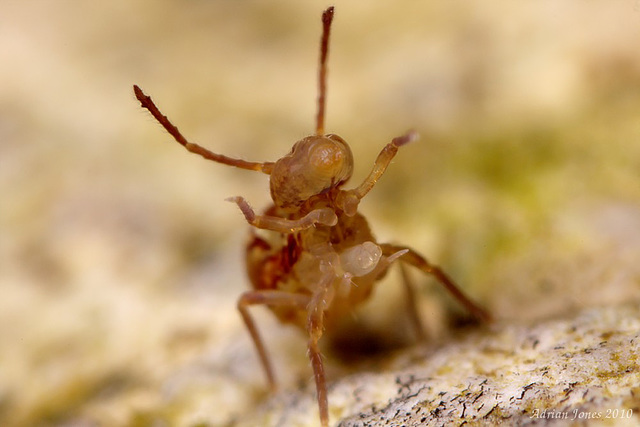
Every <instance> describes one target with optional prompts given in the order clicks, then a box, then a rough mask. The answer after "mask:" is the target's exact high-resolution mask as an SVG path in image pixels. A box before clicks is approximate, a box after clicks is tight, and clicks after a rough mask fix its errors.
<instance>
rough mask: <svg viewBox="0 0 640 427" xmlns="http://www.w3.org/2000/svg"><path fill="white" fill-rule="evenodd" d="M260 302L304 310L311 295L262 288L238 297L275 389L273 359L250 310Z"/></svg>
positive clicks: (243, 317)
mask: <svg viewBox="0 0 640 427" xmlns="http://www.w3.org/2000/svg"><path fill="white" fill-rule="evenodd" d="M258 304H260V305H269V306H277V305H280V306H289V307H294V308H299V309H302V310H304V309H305V308H306V306H307V304H309V297H308V296H305V295H299V294H292V293H289V292H283V291H272V290H262V291H247V292H245V293H243V294H242V295H241V296H240V298H239V299H238V310H239V311H240V315H241V316H242V320H244V324H245V325H246V327H247V329H248V330H249V334H250V335H251V339H252V340H253V343H254V344H255V346H256V350H257V351H258V356H259V357H260V362H261V363H262V367H263V368H264V372H265V374H266V376H267V381H268V382H269V387H271V389H272V390H275V388H276V378H275V375H274V373H273V367H272V365H271V361H270V360H269V355H268V354H267V350H266V348H265V346H264V342H263V341H262V337H261V336H260V333H259V332H258V328H256V324H255V322H254V321H253V318H252V317H251V315H250V314H249V310H248V309H249V306H251V305H258Z"/></svg>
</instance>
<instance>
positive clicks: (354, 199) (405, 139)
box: [336, 131, 418, 216]
mask: <svg viewBox="0 0 640 427" xmlns="http://www.w3.org/2000/svg"><path fill="white" fill-rule="evenodd" d="M416 139H418V133H417V132H415V131H411V132H408V133H406V134H404V135H402V136H398V137H396V138H393V140H392V141H391V142H390V143H388V144H387V145H385V147H384V148H383V149H382V151H380V154H378V157H377V158H376V161H375V163H374V165H373V169H372V170H371V172H370V173H369V176H367V178H366V179H365V180H364V181H363V182H362V184H360V185H359V186H358V187H356V188H354V189H352V190H342V191H340V193H338V196H337V198H336V204H337V205H338V207H339V208H340V209H341V210H343V211H344V212H345V213H346V214H347V215H349V216H353V215H355V213H356V211H357V209H358V203H360V200H361V199H362V198H363V197H364V196H366V195H367V193H369V191H371V189H372V188H373V186H374V185H376V182H378V180H379V179H380V177H382V175H383V174H384V173H385V171H386V170H387V167H388V166H389V164H390V163H391V160H392V159H393V158H394V157H395V155H396V154H397V153H398V148H400V147H402V146H403V145H405V144H408V143H410V142H412V141H415V140H416Z"/></svg>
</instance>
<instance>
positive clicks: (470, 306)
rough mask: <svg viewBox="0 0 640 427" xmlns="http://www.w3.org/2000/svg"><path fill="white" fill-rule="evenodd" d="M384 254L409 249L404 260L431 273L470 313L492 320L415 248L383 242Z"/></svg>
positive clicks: (487, 320) (479, 317)
mask: <svg viewBox="0 0 640 427" xmlns="http://www.w3.org/2000/svg"><path fill="white" fill-rule="evenodd" d="M380 247H381V248H382V253H383V254H387V253H389V254H391V253H395V252H397V251H399V250H403V249H408V252H407V253H406V254H405V255H404V256H403V257H402V261H403V262H406V263H407V264H410V265H412V266H414V267H416V268H417V269H419V270H421V271H423V272H424V273H427V274H431V275H432V276H434V277H435V278H436V280H438V282H440V284H441V285H442V286H444V287H445V289H446V290H447V291H448V292H449V293H450V294H451V295H453V297H454V298H455V299H457V300H458V301H459V302H460V304H462V305H463V306H464V307H465V309H467V311H469V313H471V314H472V315H473V316H475V317H476V318H478V319H479V320H482V321H483V322H491V320H492V318H491V315H490V314H489V313H488V312H487V311H485V310H484V309H482V308H480V307H479V306H478V305H476V304H475V303H474V302H473V301H471V300H470V299H469V298H468V297H467V296H466V295H465V294H464V293H463V292H462V291H461V290H460V288H458V286H456V284H455V283H454V282H453V280H451V279H450V278H449V276H447V275H446V274H445V272H444V271H442V270H441V269H440V268H439V267H437V266H435V265H432V264H430V263H429V262H428V261H427V260H426V259H425V258H424V257H422V256H421V255H420V254H419V253H417V252H416V251H414V250H413V249H410V248H406V247H404V246H396V245H391V244H388V243H385V244H381V245H380Z"/></svg>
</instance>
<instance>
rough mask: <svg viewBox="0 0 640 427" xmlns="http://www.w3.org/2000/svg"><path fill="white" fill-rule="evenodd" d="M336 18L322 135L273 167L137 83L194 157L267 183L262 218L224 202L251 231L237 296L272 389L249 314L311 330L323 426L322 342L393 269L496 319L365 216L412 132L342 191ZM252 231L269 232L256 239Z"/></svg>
mask: <svg viewBox="0 0 640 427" xmlns="http://www.w3.org/2000/svg"><path fill="white" fill-rule="evenodd" d="M333 15H334V9H333V7H330V8H328V9H327V10H325V11H324V13H323V14H322V27H323V31H322V37H321V43H320V61H319V72H318V80H319V95H318V111H317V116H316V132H315V134H313V135H311V136H307V137H306V138H303V139H301V140H300V141H298V142H296V143H295V144H294V145H293V148H292V149H291V151H290V152H289V153H288V154H286V155H285V156H284V157H282V158H280V159H279V160H277V161H275V162H249V161H245V160H240V159H235V158H231V157H227V156H224V155H222V154H217V153H214V152H212V151H209V150H208V149H206V148H204V147H201V146H200V145H197V144H193V143H191V142H189V141H187V140H186V139H185V138H184V136H182V134H181V133H180V132H179V131H178V128H176V127H175V126H174V125H173V124H171V122H170V121H169V119H167V117H165V116H164V115H163V114H162V113H161V112H160V110H159V109H158V108H157V107H156V105H155V104H154V102H153V101H152V100H151V98H150V97H148V96H147V95H145V94H144V93H143V92H142V90H141V89H140V88H139V87H138V86H136V85H134V87H133V88H134V92H135V95H136V98H137V99H138V101H140V103H141V105H142V107H144V108H146V109H147V110H149V112H151V114H152V115H153V117H155V119H156V120H157V121H158V122H160V124H161V125H162V126H163V127H164V128H165V129H166V130H167V132H168V133H169V134H171V135H172V136H173V138H174V139H175V140H176V141H177V142H178V143H180V144H181V145H182V146H184V147H185V148H186V149H187V150H189V151H191V152H192V153H195V154H199V155H200V156H202V157H204V158H205V159H208V160H212V161H215V162H218V163H222V164H225V165H229V166H235V167H238V168H241V169H248V170H252V171H259V172H262V173H264V174H267V175H269V176H270V181H269V183H270V192H271V198H272V200H273V204H272V205H271V206H270V207H269V208H268V209H266V211H265V212H264V214H261V215H260V214H256V213H255V212H254V210H253V209H252V208H251V206H250V205H249V204H248V202H247V201H246V200H245V199H244V198H242V197H240V196H237V197H231V198H229V199H227V200H228V201H231V202H234V203H236V204H237V205H238V207H239V208H240V210H241V211H242V213H243V214H244V217H245V219H246V221H247V222H248V223H249V224H250V225H251V226H252V227H253V228H252V229H251V230H252V231H251V239H250V241H249V244H248V245H247V249H246V266H247V271H248V275H249V279H250V281H251V285H252V289H251V290H249V291H246V292H244V293H243V294H242V295H241V296H240V298H239V300H238V310H239V311H240V314H241V316H242V319H243V321H244V323H245V325H246V327H247V329H248V331H249V334H250V335H251V338H252V339H253V342H254V344H255V347H256V349H257V353H258V356H259V358H260V362H261V364H262V367H263V368H264V372H265V374H266V377H267V381H268V382H269V385H270V386H271V388H272V389H275V387H276V378H275V375H274V371H273V368H272V365H271V361H270V358H269V356H268V353H267V350H266V347H265V345H264V343H263V340H262V338H261V335H260V333H259V332H258V328H257V326H256V324H255V322H254V320H253V318H252V316H251V314H250V312H249V307H251V306H254V305H266V306H268V307H269V308H270V309H271V310H272V311H273V313H274V314H275V315H276V316H277V318H278V319H279V320H280V321H281V322H282V323H288V324H293V325H295V326H297V327H299V328H301V329H302V330H303V331H305V332H306V333H307V335H308V356H309V359H310V362H311V367H312V369H313V374H314V380H315V385H316V394H317V400H318V408H319V414H320V422H321V424H322V426H325V427H326V426H327V425H328V423H329V405H328V399H327V385H326V378H325V372H324V364H323V361H322V357H321V354H320V348H319V341H320V339H321V337H322V336H323V334H324V332H325V330H326V331H327V332H328V333H330V331H332V330H333V329H334V328H336V327H337V326H338V325H339V324H340V322H341V321H343V320H345V318H348V317H349V316H350V315H351V313H352V311H353V309H354V307H357V306H358V305H359V304H361V303H362V302H363V301H365V300H367V298H369V296H370V294H371V292H372V289H373V286H374V285H375V284H376V282H377V281H378V280H379V279H381V278H382V276H384V275H385V274H386V272H387V270H388V269H389V267H390V266H391V265H392V264H393V263H394V262H399V263H401V264H402V263H404V264H407V265H409V266H413V267H415V268H417V269H419V270H421V271H423V272H424V273H427V274H430V275H432V276H434V277H435V279H436V280H437V281H438V282H439V283H440V284H441V285H443V286H444V287H445V288H446V290H447V291H449V292H450V293H451V294H452V295H453V297H454V298H456V299H457V300H458V301H459V302H460V303H461V304H462V305H463V306H464V307H465V308H466V309H467V310H468V311H469V312H470V313H471V314H472V315H474V316H475V317H477V318H478V319H480V320H482V321H489V320H490V315H489V313H487V312H486V311H485V310H483V309H482V308H480V307H479V306H477V305H476V304H474V303H473V302H472V301H471V300H470V299H469V298H467V297H466V296H465V295H464V294H463V293H462V291H460V289H459V288H458V287H457V286H456V285H455V284H454V282H453V281H452V280H451V279H450V278H449V277H448V276H447V275H446V274H445V273H444V272H443V271H442V270H441V269H440V268H438V267H437V266H435V265H432V264H430V263H429V262H428V261H427V260H426V259H425V258H424V257H422V256H421V255H420V254H419V253H417V252H416V251H414V250H413V249H411V248H408V247H405V246H398V245H394V244H389V243H377V242H376V239H375V238H374V237H373V234H372V233H371V230H370V229H369V225H368V223H367V221H366V219H365V218H364V216H362V215H361V214H360V213H359V212H358V204H359V203H360V200H362V198H364V197H365V196H366V195H367V194H368V193H369V191H371V189H372V188H373V187H374V186H375V184H376V182H377V181H378V180H379V179H380V177H381V176H382V175H383V174H384V172H385V171H386V169H387V166H389V164H390V162H391V160H392V159H393V158H394V156H395V155H396V153H397V151H398V149H399V148H400V147H402V146H404V145H406V144H408V143H409V142H412V141H414V140H415V139H417V134H416V133H415V132H408V133H406V134H405V135H402V136H399V137H397V138H394V139H393V140H392V141H391V142H390V143H388V144H387V145H386V146H385V147H384V148H383V149H382V151H381V152H380V154H379V155H378V157H377V159H376V161H375V164H374V166H373V169H372V170H371V172H370V173H369V175H368V176H367V177H366V178H365V179H364V181H363V182H362V183H361V184H360V185H358V186H357V187H355V188H352V189H343V186H344V185H345V183H346V182H347V181H348V180H349V178H350V177H351V174H352V171H353V155H352V153H351V149H350V148H349V145H348V144H347V143H346V142H345V141H344V140H343V139H342V138H340V137H339V136H338V135H335V134H325V131H324V117H325V103H326V79H327V56H328V52H329V34H330V30H331V23H332V21H333ZM255 229H263V230H268V232H266V233H264V232H263V234H258V233H257V232H256V231H255ZM403 272H404V269H403ZM403 276H404V274H403ZM406 279H407V278H406V276H405V282H406V283H405V284H406V285H407V290H408V291H409V292H411V290H410V289H411V288H410V284H409V283H407V280H406ZM409 314H410V316H412V318H413V319H412V320H413V321H414V323H415V324H416V329H417V330H418V333H419V334H420V335H422V334H423V333H422V327H421V326H420V323H419V321H418V316H417V313H416V307H415V306H411V307H410V309H409Z"/></svg>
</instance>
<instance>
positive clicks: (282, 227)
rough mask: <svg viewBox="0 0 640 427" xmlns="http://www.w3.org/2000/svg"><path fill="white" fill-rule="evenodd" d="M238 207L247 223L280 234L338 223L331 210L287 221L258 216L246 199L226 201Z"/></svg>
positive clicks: (319, 210) (314, 212)
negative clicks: (317, 225) (318, 225)
mask: <svg viewBox="0 0 640 427" xmlns="http://www.w3.org/2000/svg"><path fill="white" fill-rule="evenodd" d="M226 200H227V201H228V202H234V203H235V204H237V205H238V207H239V208H240V210H241V211H242V214H243V215H244V217H245V219H246V220H247V222H248V223H249V224H251V225H253V226H254V227H256V228H262V229H264V230H271V231H277V232H278V233H284V234H290V233H295V232H298V231H301V230H304V229H307V228H310V227H313V226H314V225H316V224H320V225H327V226H330V227H332V226H334V225H336V224H337V223H338V217H337V216H336V214H335V212H334V211H333V210H331V209H329V208H320V209H314V210H312V211H311V212H309V213H308V214H306V215H305V216H303V217H302V218H300V219H287V218H280V217H277V216H269V215H256V213H255V212H254V211H253V209H252V208H251V206H249V203H247V201H246V200H245V199H244V197H240V196H236V197H229V198H228V199H226Z"/></svg>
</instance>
